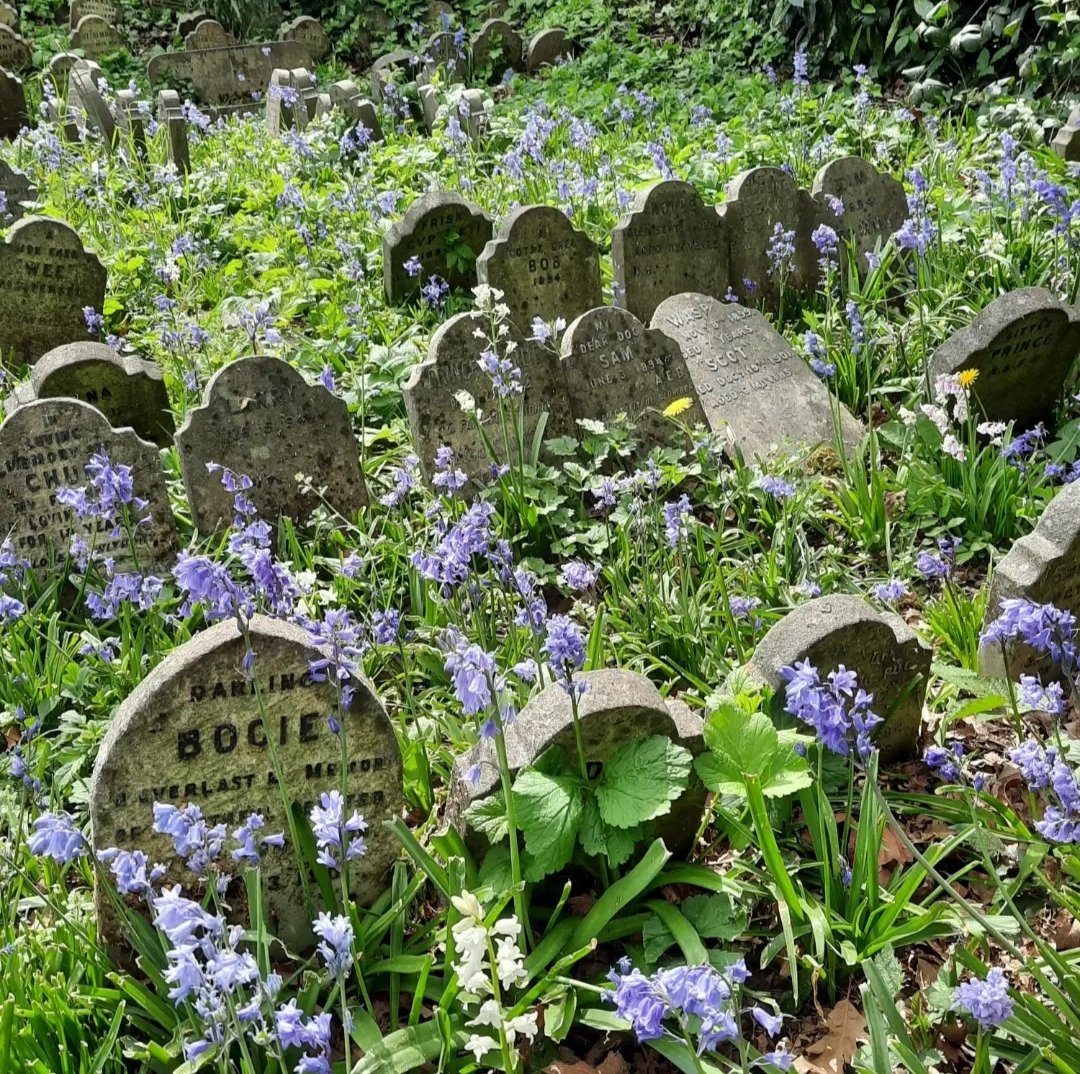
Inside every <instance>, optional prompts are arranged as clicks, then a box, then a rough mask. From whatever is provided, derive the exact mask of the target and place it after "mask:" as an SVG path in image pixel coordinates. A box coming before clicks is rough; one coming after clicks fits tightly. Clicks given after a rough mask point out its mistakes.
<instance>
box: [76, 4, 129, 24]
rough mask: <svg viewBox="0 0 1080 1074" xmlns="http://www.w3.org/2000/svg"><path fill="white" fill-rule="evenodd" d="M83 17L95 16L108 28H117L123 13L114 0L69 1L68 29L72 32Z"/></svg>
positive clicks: (121, 20)
mask: <svg viewBox="0 0 1080 1074" xmlns="http://www.w3.org/2000/svg"><path fill="white" fill-rule="evenodd" d="M84 15H96V16H97V17H98V18H101V19H104V20H105V21H106V22H107V23H108V24H109V25H110V26H119V25H120V23H122V22H123V21H124V19H123V12H122V11H121V9H120V7H119V5H118V4H116V3H114V0H70V4H69V7H68V27H69V28H70V29H72V30H74V29H75V28H76V27H77V26H78V25H79V20H80V19H81V18H82V17H83V16H84Z"/></svg>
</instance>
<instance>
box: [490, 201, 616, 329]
mask: <svg viewBox="0 0 1080 1074" xmlns="http://www.w3.org/2000/svg"><path fill="white" fill-rule="evenodd" d="M476 274H477V278H478V279H479V281H480V283H486V284H488V285H489V286H491V287H496V288H498V289H499V290H500V291H502V292H503V295H504V301H505V302H506V304H507V305H508V306H509V307H510V317H511V319H512V320H513V321H514V323H515V324H516V325H517V326H518V328H519V329H520V330H521V331H523V332H529V331H531V328H532V323H533V318H534V317H540V318H542V319H543V320H544V321H546V322H548V323H549V324H550V323H551V322H552V321H554V320H555V318H556V317H565V318H566V321H567V323H568V324H569V322H570V321H572V320H573V319H574V318H575V317H578V316H580V315H581V314H582V313H584V312H585V311H586V310H590V309H593V308H594V307H596V306H600V305H602V304H603V297H602V295H601V293H600V259H599V256H598V254H597V249H596V243H594V242H593V241H592V239H590V238H589V237H588V235H586V234H585V233H584V232H581V231H578V230H577V229H576V228H575V227H574V225H573V224H571V223H570V221H569V219H567V217H566V214H565V213H563V212H562V211H561V210H559V209H554V208H552V207H551V206H549V205H523V206H522V207H521V208H520V209H517V210H515V211H514V212H512V213H511V214H510V215H509V216H508V217H507V218H506V219H505V220H504V221H503V223H502V226H501V227H500V228H499V231H498V234H497V235H496V236H495V238H493V239H492V240H491V242H489V243H488V244H487V246H485V247H484V252H483V253H482V254H481V255H480V256H479V258H478V259H477V262H476Z"/></svg>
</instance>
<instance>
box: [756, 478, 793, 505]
mask: <svg viewBox="0 0 1080 1074" xmlns="http://www.w3.org/2000/svg"><path fill="white" fill-rule="evenodd" d="M754 485H755V486H756V487H757V488H759V489H761V491H762V492H765V493H768V495H770V496H772V497H773V498H774V499H777V500H787V499H790V498H791V497H792V496H794V495H795V486H794V485H792V484H791V483H790V482H789V481H785V480H784V479H783V478H782V477H776V476H775V475H774V474H762V475H761V477H759V478H758V479H757V480H756V481H755V482H754Z"/></svg>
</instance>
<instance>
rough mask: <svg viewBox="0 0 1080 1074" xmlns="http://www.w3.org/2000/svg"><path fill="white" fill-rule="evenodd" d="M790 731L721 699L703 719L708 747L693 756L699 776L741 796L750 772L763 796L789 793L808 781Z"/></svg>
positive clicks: (708, 783)
mask: <svg viewBox="0 0 1080 1074" xmlns="http://www.w3.org/2000/svg"><path fill="white" fill-rule="evenodd" d="M795 741H796V739H795V736H793V735H791V734H785V735H783V736H781V735H779V734H777V731H776V728H775V727H774V726H773V722H772V720H770V719H769V717H768V716H766V715H764V713H761V712H750V713H748V712H744V711H743V710H742V709H740V708H738V707H737V706H735V705H733V704H731V703H730V702H721V704H720V705H719V706H718V707H717V709H716V711H715V712H713V714H712V715H711V716H710V717H709V719H708V720H707V721H706V723H705V742H706V744H707V745H708V747H709V751H710V752H709V753H706V754H702V755H701V756H700V757H698V758H697V759H696V761H695V762H694V767H695V768H696V769H697V773H698V775H699V776H700V777H701V780H702V782H703V783H704V784H705V786H707V787H708V788H709V789H710V790H713V791H716V792H717V793H718V794H734V795H739V796H745V794H746V790H745V780H746V777H747V776H756V777H757V778H758V782H759V783H760V785H761V792H762V794H764V795H765V796H766V797H769V798H782V797H784V796H786V795H789V794H794V793H795V792H796V791H798V790H801V789H802V788H803V787H809V786H810V784H811V783H812V782H813V781H812V779H811V777H810V773H809V771H808V770H807V767H806V760H805V759H804V758H803V757H800V756H799V755H798V754H797V753H796V752H795Z"/></svg>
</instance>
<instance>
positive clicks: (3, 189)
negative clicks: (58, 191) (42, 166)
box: [0, 160, 38, 227]
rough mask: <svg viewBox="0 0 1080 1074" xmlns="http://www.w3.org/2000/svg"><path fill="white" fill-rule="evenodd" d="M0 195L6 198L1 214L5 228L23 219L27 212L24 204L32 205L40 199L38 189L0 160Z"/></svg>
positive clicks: (1, 220)
mask: <svg viewBox="0 0 1080 1074" xmlns="http://www.w3.org/2000/svg"><path fill="white" fill-rule="evenodd" d="M0 193H2V194H3V196H4V206H5V208H4V212H3V214H0V223H3V225H4V226H5V227H7V225H8V224H13V223H14V222H15V221H16V220H21V219H22V218H23V215H24V214H25V212H26V209H25V207H24V205H23V203H24V202H31V203H32V202H35V201H37V198H38V191H37V187H36V186H34V185H32V184H31V182H30V180H29V179H27V178H26V176H25V175H23V173H22V172H17V171H16V170H15V169H14V168H13V167H12V166H11V165H10V164H8V162H7V161H6V160H0Z"/></svg>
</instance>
